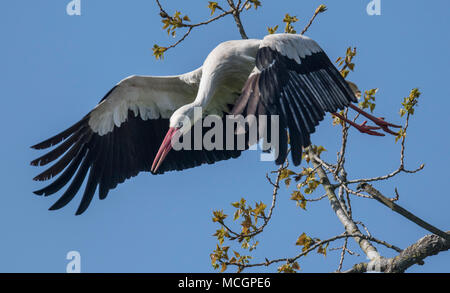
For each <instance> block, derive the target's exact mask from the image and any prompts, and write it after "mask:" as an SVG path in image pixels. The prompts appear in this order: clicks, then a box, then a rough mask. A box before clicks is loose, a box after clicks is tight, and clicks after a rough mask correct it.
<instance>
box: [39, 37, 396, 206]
mask: <svg viewBox="0 0 450 293" xmlns="http://www.w3.org/2000/svg"><path fill="white" fill-rule="evenodd" d="M356 101H357V100H356V98H355V95H354V94H353V92H352V89H351V88H350V87H349V85H348V84H347V82H346V81H345V80H344V79H343V78H342V76H341V75H340V73H339V71H338V70H337V69H336V68H335V66H334V65H333V64H332V62H331V61H330V60H329V58H328V57H327V55H326V54H325V53H324V51H323V50H322V49H321V48H320V47H319V45H318V44H317V43H316V42H315V41H313V40H311V39H309V38H307V37H305V36H301V35H294V34H273V35H268V36H266V37H265V38H264V39H263V40H255V39H253V40H238V41H228V42H224V43H222V44H220V45H219V46H217V47H216V48H215V49H214V50H213V51H212V52H211V53H210V54H209V55H208V57H207V58H206V60H205V62H204V64H203V66H202V67H201V68H198V69H196V70H194V71H192V72H189V73H186V74H183V75H178V76H167V77H155V76H130V77H128V78H126V79H124V80H122V81H121V82H119V83H118V84H117V85H116V86H115V87H114V88H112V89H111V90H110V91H109V92H108V93H107V94H106V95H105V97H104V98H103V99H102V100H101V101H100V103H99V104H98V105H97V106H96V107H95V108H94V109H93V110H92V111H90V112H89V113H88V114H87V115H86V116H85V117H84V118H83V119H81V120H80V121H79V122H77V123H76V124H74V125H73V126H72V127H70V128H68V129H67V130H65V131H63V132H61V133H60V134H58V135H56V136H54V137H52V138H50V139H48V140H46V141H44V142H41V143H39V144H37V145H35V146H33V147H32V148H34V149H46V148H49V147H52V146H55V145H57V144H59V143H61V142H62V143H61V145H59V146H58V147H57V148H55V149H54V150H52V151H50V152H49V153H47V154H45V155H44V156H42V157H40V158H38V159H36V160H34V161H32V162H31V164H32V165H34V166H43V165H46V164H48V163H50V162H52V161H54V160H56V159H59V160H58V161H57V162H56V163H54V165H52V166H51V167H50V168H49V169H47V170H45V171H44V172H43V173H41V174H39V175H38V176H36V177H35V178H34V180H38V181H44V180H49V179H51V178H53V177H54V176H56V175H58V174H60V173H62V174H61V175H59V177H58V178H57V179H56V180H55V181H54V182H53V183H51V184H50V185H48V186H47V187H45V188H43V189H41V190H37V191H35V193H36V194H38V195H45V196H48V195H51V194H54V193H56V192H58V191H59V190H60V189H62V188H63V187H64V186H66V185H67V184H68V183H69V181H70V180H71V179H72V181H71V182H70V184H69V186H68V188H67V189H66V191H65V192H64V194H63V195H62V196H61V197H60V198H59V200H58V201H57V202H56V203H55V204H54V205H53V206H52V207H50V210H56V209H60V208H61V207H63V206H65V205H66V204H67V203H68V202H69V201H71V200H72V199H73V197H74V196H75V194H76V193H77V192H78V191H79V189H80V187H81V185H82V183H83V181H84V180H85V178H86V177H88V179H87V183H86V187H85V190H84V194H83V197H82V199H81V203H80V205H79V208H78V210H77V212H76V214H77V215H79V214H81V213H83V212H84V211H85V210H86V208H87V207H88V205H89V204H90V202H91V200H92V198H93V196H94V194H95V191H96V190H97V188H98V190H99V191H98V194H99V197H100V199H104V198H106V196H107V195H108V192H109V191H110V190H111V189H114V188H115V187H116V186H117V184H119V183H122V182H124V181H125V180H126V179H128V178H130V177H133V176H136V175H137V174H138V173H139V172H141V171H151V172H152V173H153V174H162V173H164V172H165V171H170V170H183V169H187V168H192V167H195V166H199V165H201V164H204V163H208V164H212V163H214V162H217V161H221V160H227V159H230V158H237V157H238V156H239V155H240V153H241V150H209V151H208V150H204V149H202V150H179V151H175V150H173V151H170V149H171V144H170V141H171V138H172V136H174V134H175V133H177V132H178V131H180V129H181V127H182V121H183V119H184V117H186V116H187V117H188V118H189V119H190V120H191V122H192V123H191V124H192V125H194V123H196V122H197V121H194V115H193V112H194V111H193V109H194V107H202V109H203V110H204V114H205V115H206V114H215V115H220V116H222V117H224V116H225V115H226V114H242V115H243V116H244V117H245V116H247V115H259V114H265V115H279V129H280V131H279V135H280V137H279V140H280V141H279V146H280V150H279V155H278V158H277V160H276V163H277V164H281V163H282V162H284V160H285V159H286V157H287V149H288V138H287V134H286V130H288V131H289V136H290V145H291V149H292V151H291V154H292V160H293V163H294V164H295V165H298V164H300V161H301V150H302V147H306V146H308V145H310V134H311V133H313V132H314V131H315V127H316V126H317V125H318V124H319V121H321V120H323V118H324V116H325V112H331V113H335V112H336V111H337V110H338V109H344V108H345V107H347V106H351V107H353V108H354V109H356V110H358V111H360V110H359V109H358V108H357V107H355V106H353V105H352V104H351V103H352V102H356ZM363 113H364V115H366V116H367V117H368V118H369V119H371V120H372V121H374V122H375V123H376V124H377V125H379V126H380V127H372V126H366V125H365V123H364V124H362V125H356V124H354V123H353V126H356V127H357V128H358V129H359V130H360V131H361V132H366V133H369V134H372V135H380V134H379V133H377V132H375V131H373V130H374V129H379V128H383V130H385V131H388V132H389V131H390V130H389V129H388V128H387V127H388V126H395V125H392V124H389V123H387V122H384V120H382V119H379V118H375V117H373V116H370V115H369V114H367V113H365V112H363ZM341 118H344V117H341ZM166 133H167V135H166V136H165V134H166ZM161 142H162V145H161V147H160V148H158V147H159V146H160V144H161ZM158 149H159V151H158ZM152 162H153V164H152ZM88 172H89V175H88V176H87V174H88Z"/></svg>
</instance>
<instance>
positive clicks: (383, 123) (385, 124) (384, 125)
mask: <svg viewBox="0 0 450 293" xmlns="http://www.w3.org/2000/svg"><path fill="white" fill-rule="evenodd" d="M349 108H352V109H353V110H355V111H356V112H358V113H360V114H361V115H363V116H365V117H366V118H368V119H370V120H372V121H373V122H374V123H375V124H376V125H378V126H380V128H381V129H383V130H384V131H385V132H387V133H390V134H392V135H397V133H395V132H393V131H392V130H390V129H389V128H388V127H395V128H401V126H399V125H395V124H392V123H389V122H386V121H384V118H377V117H375V116H373V115H370V114H369V113H367V112H365V111H363V110H361V109H360V108H358V107H356V106H355V105H353V104H350V105H349Z"/></svg>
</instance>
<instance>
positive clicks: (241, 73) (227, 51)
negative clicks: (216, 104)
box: [194, 40, 261, 109]
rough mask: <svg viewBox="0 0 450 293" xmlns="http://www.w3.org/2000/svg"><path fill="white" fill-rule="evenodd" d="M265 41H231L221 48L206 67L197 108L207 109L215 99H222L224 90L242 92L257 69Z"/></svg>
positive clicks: (196, 104) (212, 54) (208, 60)
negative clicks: (258, 52)
mask: <svg viewBox="0 0 450 293" xmlns="http://www.w3.org/2000/svg"><path fill="white" fill-rule="evenodd" d="M260 43H261V40H239V41H228V42H224V43H222V44H220V45H219V46H217V47H216V48H215V49H214V50H213V51H212V52H211V53H210V54H209V55H208V57H207V58H206V60H205V62H204V64H203V73H202V79H201V81H200V84H199V89H198V93H197V97H196V99H195V101H194V106H197V107H202V108H204V109H207V108H208V106H209V105H210V102H211V100H212V99H214V98H215V97H216V96H217V98H226V97H221V94H222V93H221V91H223V89H225V88H226V89H227V92H230V91H238V92H239V91H240V90H241V89H242V87H243V85H244V83H245V81H246V80H247V78H248V76H249V74H250V72H251V71H252V69H253V68H254V66H255V57H256V53H257V51H258V48H259V45H260Z"/></svg>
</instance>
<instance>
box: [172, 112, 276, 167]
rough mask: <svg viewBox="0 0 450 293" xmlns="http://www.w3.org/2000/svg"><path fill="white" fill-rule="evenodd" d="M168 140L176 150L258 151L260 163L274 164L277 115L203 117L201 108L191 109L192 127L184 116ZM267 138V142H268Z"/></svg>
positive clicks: (188, 119)
mask: <svg viewBox="0 0 450 293" xmlns="http://www.w3.org/2000/svg"><path fill="white" fill-rule="evenodd" d="M181 120H182V122H181V123H180V125H179V127H178V128H177V130H178V131H177V132H176V133H175V135H174V136H173V137H172V138H171V145H172V148H173V149H174V150H176V151H179V150H207V151H212V150H228V151H233V150H241V151H243V150H247V149H248V150H258V146H259V147H260V149H261V150H262V151H263V153H261V155H260V160H261V161H274V160H275V159H276V158H278V154H279V149H280V145H279V142H280V140H279V128H280V127H279V124H280V122H279V116H278V115H258V116H255V115H247V116H246V117H244V116H242V115H226V116H225V119H224V118H222V117H220V116H218V115H205V116H203V110H202V108H201V107H194V117H193V121H197V122H194V125H192V122H191V119H190V118H189V117H188V116H181ZM269 138H270V139H269Z"/></svg>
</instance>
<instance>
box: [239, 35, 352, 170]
mask: <svg viewBox="0 0 450 293" xmlns="http://www.w3.org/2000/svg"><path fill="white" fill-rule="evenodd" d="M356 101H357V100H356V98H355V95H354V94H353V93H352V90H351V89H350V87H349V85H348V84H347V83H346V81H345V80H344V79H343V78H342V76H341V75H340V73H339V71H338V70H337V69H336V67H335V66H334V65H333V64H332V62H331V61H330V59H329V58H328V56H327V55H326V54H325V52H324V51H323V50H322V49H321V48H320V47H319V45H318V44H317V43H316V42H315V41H313V40H311V39H309V38H307V37H304V36H300V35H293V34H274V35H269V36H266V37H265V38H264V40H263V41H262V43H261V45H260V47H259V50H258V53H257V56H256V67H255V69H254V70H253V72H252V73H251V75H250V77H249V79H248V80H247V82H246V84H245V86H244V88H243V90H242V94H241V96H240V97H239V99H238V101H237V102H236V104H235V105H234V108H233V110H232V114H235V115H237V114H242V115H244V116H246V115H250V114H252V115H261V114H267V115H279V127H280V132H279V136H280V142H279V147H280V150H279V155H278V158H277V159H276V163H277V164H282V163H283V162H284V160H285V159H286V156H287V147H288V138H287V135H286V129H289V137H290V144H291V149H292V150H291V153H292V159H293V162H294V164H295V165H299V164H300V162H301V150H302V147H306V146H308V145H310V143H311V142H310V134H311V133H313V132H314V131H315V127H316V126H317V125H318V124H319V121H321V120H323V118H324V116H325V112H336V111H337V110H338V109H343V108H344V107H346V106H347V105H349V104H350V103H351V102H356Z"/></svg>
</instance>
